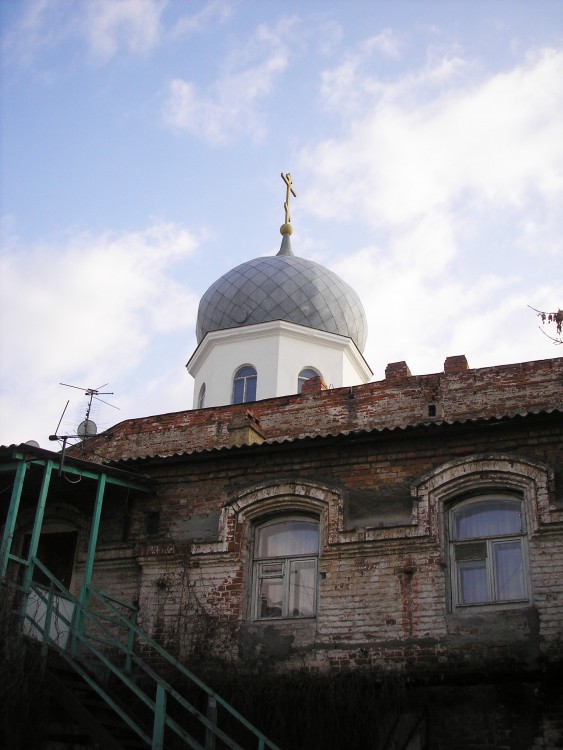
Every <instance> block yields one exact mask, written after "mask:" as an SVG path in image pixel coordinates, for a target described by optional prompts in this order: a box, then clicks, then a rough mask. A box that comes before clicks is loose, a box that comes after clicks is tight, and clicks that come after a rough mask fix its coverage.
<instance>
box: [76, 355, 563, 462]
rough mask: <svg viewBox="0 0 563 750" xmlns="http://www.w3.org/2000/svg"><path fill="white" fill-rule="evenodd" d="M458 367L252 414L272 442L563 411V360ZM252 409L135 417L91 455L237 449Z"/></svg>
mask: <svg viewBox="0 0 563 750" xmlns="http://www.w3.org/2000/svg"><path fill="white" fill-rule="evenodd" d="M453 359H459V358H453ZM400 364H401V363H400ZM454 369H455V371H451V372H447V373H434V374H430V375H418V376H401V377H400V378H391V379H389V380H383V381H378V382H373V383H368V384H366V385H360V386H354V387H353V388H337V389H330V390H319V391H317V392H313V393H311V392H310V393H308V394H306V395H305V396H303V395H299V394H295V395H291V396H283V397H279V398H274V399H266V400H264V401H257V402H255V403H253V404H252V411H253V414H254V415H255V418H256V419H257V420H259V423H260V429H261V432H262V433H263V435H264V437H265V440H266V441H281V440H288V439H295V438H299V437H303V436H306V435H323V434H324V435H330V434H337V433H339V432H349V431H355V430H371V429H384V428H393V427H404V426H407V425H416V424H423V423H425V422H427V421H432V420H433V419H434V420H436V419H446V420H448V421H456V420H464V419H486V418H491V417H496V416H503V415H512V414H515V413H518V412H520V411H522V410H523V409H526V410H528V411H530V410H542V409H552V408H554V407H559V408H563V396H562V395H561V394H562V392H563V358H556V359H550V360H540V361H536V362H524V363H519V364H513V365H501V366H497V367H486V368H481V369H474V370H464V369H463V368H460V367H457V366H456V367H455V368H454ZM247 408H248V405H247V404H236V405H229V406H220V407H213V408H210V409H199V410H197V409H196V410H190V411H182V412H174V413H170V414H161V415H157V416H152V417H145V418H141V419H132V420H127V421H125V422H121V423H119V424H117V425H115V426H114V427H112V428H110V429H109V430H106V431H105V432H104V433H101V434H100V435H98V436H97V437H95V438H91V439H89V440H88V442H87V444H86V445H85V454H86V456H88V457H92V458H93V459H94V460H99V459H104V460H120V459H124V458H125V459H127V458H136V457H144V456H151V455H170V454H173V453H189V452H193V451H201V450H212V449H214V448H221V447H225V446H228V445H230V444H231V437H230V433H229V429H228V427H229V425H230V424H232V422H233V419H235V418H236V417H237V416H238V415H241V414H242V415H244V414H246V411H247Z"/></svg>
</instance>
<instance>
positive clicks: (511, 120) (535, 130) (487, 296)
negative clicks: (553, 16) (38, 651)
mask: <svg viewBox="0 0 563 750" xmlns="http://www.w3.org/2000/svg"><path fill="white" fill-rule="evenodd" d="M364 48H365V43H364V45H363V46H362V47H361V48H360V50H359V52H362V51H363V50H364ZM359 52H358V53H352V54H348V55H347V56H346V57H345V59H344V60H343V62H342V64H341V65H339V66H336V67H335V68H333V69H331V70H330V71H326V72H325V74H324V76H323V79H322V85H321V95H322V99H323V102H324V104H325V105H326V106H327V107H329V108H333V109H334V111H335V112H341V113H342V115H343V123H342V128H343V135H342V137H340V138H338V137H332V138H331V139H325V140H324V141H322V142H320V143H317V144H312V145H308V146H307V147H306V148H304V149H303V151H302V154H301V160H300V161H301V164H300V168H301V172H302V177H301V180H302V181H303V182H304V183H305V185H307V184H312V187H311V189H310V190H309V191H302V193H301V196H300V197H301V199H302V205H303V206H304V207H306V208H308V210H309V211H311V212H312V213H313V214H315V215H317V216H318V217H321V218H330V219H331V220H332V221H335V220H339V219H340V220H343V221H345V222H350V221H354V222H355V224H356V225H358V224H364V225H365V226H367V227H368V228H369V230H370V232H374V231H375V232H377V235H376V236H377V237H378V247H374V246H371V247H368V248H365V249H364V250H363V251H362V252H360V253H357V254H355V255H352V256H348V257H347V258H346V261H345V262H342V263H341V264H339V265H337V266H334V265H333V266H332V267H333V268H334V269H335V270H336V271H337V273H339V274H340V275H342V276H343V277H344V278H346V280H347V281H348V282H349V283H350V284H351V285H352V286H353V287H354V288H355V289H356V290H357V291H358V293H359V295H360V297H361V299H362V300H364V304H365V306H366V311H367V314H368V320H369V321H370V334H369V338H368V349H367V351H366V355H367V359H368V361H370V363H371V364H372V366H373V367H374V369H376V378H379V377H383V370H384V367H385V364H386V363H387V362H389V361H393V360H403V359H406V360H407V361H408V363H409V365H410V366H411V370H412V372H413V373H421V372H432V371H439V370H440V369H441V367H442V363H443V358H444V357H445V356H448V355H454V354H461V353H465V354H466V355H467V357H468V359H469V362H470V366H475V367H481V366H486V365H490V364H494V363H502V362H514V361H519V360H522V359H536V358H546V357H552V356H557V355H558V354H559V353H560V352H558V351H557V349H556V348H555V349H554V347H553V346H552V345H551V344H550V343H549V341H548V340H547V339H546V338H545V337H544V336H542V335H541V333H540V332H539V331H538V329H537V325H536V321H535V319H534V314H533V313H532V312H531V311H530V310H529V309H528V307H527V305H528V304H534V303H535V306H542V305H544V306H545V305H551V307H554V309H556V308H557V306H558V305H560V304H561V302H560V300H561V294H562V291H563V290H562V288H561V282H560V279H561V277H562V275H563V266H562V264H561V234H562V232H563V225H562V218H563V217H562V214H561V205H562V202H563V138H561V132H563V50H555V49H544V50H539V51H535V52H533V53H530V54H529V55H527V56H526V57H524V58H523V59H522V60H521V61H520V63H519V64H517V65H515V66H514V67H513V68H512V69H509V70H506V71H504V72H502V73H491V74H489V75H486V74H485V73H484V72H483V70H482V69H480V66H479V64H476V63H475V62H474V61H469V60H465V59H463V56H461V55H460V53H459V50H457V51H456V52H455V54H453V55H449V56H448V55H445V56H444V55H439V54H436V53H435V51H432V52H429V54H428V57H427V61H426V63H425V64H424V65H423V66H422V67H421V68H419V69H414V70H410V71H409V72H407V73H403V74H402V75H400V76H397V77H395V78H393V79H391V80H382V79H381V78H378V77H377V76H375V75H373V74H372V72H371V70H370V66H369V64H368V62H369V57H366V56H365V55H363V54H360V53H359ZM295 171H297V170H295ZM303 173H305V177H303ZM382 247H385V250H382V249H381V248H382ZM538 300H539V302H538ZM437 349H439V350H441V351H442V352H443V356H440V360H439V361H436V351H437Z"/></svg>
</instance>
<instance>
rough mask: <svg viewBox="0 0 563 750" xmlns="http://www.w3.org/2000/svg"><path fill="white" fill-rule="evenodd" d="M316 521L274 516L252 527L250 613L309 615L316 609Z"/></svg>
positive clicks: (317, 531) (258, 616)
mask: <svg viewBox="0 0 563 750" xmlns="http://www.w3.org/2000/svg"><path fill="white" fill-rule="evenodd" d="M318 558H319V523H318V521H317V520H316V519H313V518H306V517H300V516H293V517H283V518H274V519H271V520H269V521H266V522H265V523H262V524H260V525H259V526H257V527H256V529H255V538H254V591H253V617H254V618H256V619H267V618H272V617H284V618H297V617H313V616H314V615H315V614H316V612H317V568H318Z"/></svg>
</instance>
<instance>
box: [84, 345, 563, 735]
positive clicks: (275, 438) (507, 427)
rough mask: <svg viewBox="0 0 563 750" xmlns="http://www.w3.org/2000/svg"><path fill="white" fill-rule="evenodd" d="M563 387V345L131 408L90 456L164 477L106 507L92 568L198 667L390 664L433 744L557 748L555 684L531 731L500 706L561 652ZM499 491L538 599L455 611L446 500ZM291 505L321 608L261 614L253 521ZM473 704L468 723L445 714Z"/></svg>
mask: <svg viewBox="0 0 563 750" xmlns="http://www.w3.org/2000/svg"><path fill="white" fill-rule="evenodd" d="M562 386H563V359H561V358H560V359H553V360H546V361H541V362H529V363H522V364H517V365H505V366H501V367H490V368H484V369H480V370H470V369H468V367H467V361H466V360H465V357H451V358H448V359H447V360H446V363H445V372H444V373H440V374H433V375H425V376H412V375H411V374H410V372H409V369H408V367H407V365H406V364H405V363H395V364H393V365H390V366H388V368H387V370H386V380H385V381H381V382H376V383H369V384H367V385H364V386H357V387H354V388H342V389H338V390H330V389H329V390H325V389H324V388H323V387H322V384H321V383H320V382H319V383H317V384H316V385H315V384H314V383H313V384H311V385H309V387H308V388H306V389H304V393H303V394H301V395H296V396H290V397H282V398H277V399H269V400H266V401H261V402H256V403H255V404H252V411H251V412H250V413H247V409H248V405H245V404H241V405H234V406H224V407H217V408H212V409H202V410H195V411H186V412H179V413H175V414H166V415H159V416H156V417H147V418H143V419H136V420H129V421H127V422H123V423H121V424H119V425H116V426H115V427H113V428H112V429H111V430H108V431H107V432H106V433H103V434H101V435H99V436H97V437H96V438H93V439H90V440H89V441H88V442H87V443H86V444H85V445H84V446H83V451H84V457H85V458H87V459H88V460H91V461H103V462H106V463H110V464H111V465H113V466H121V467H123V468H127V469H128V470H129V471H134V472H138V473H140V474H142V475H144V476H148V477H150V479H151V480H152V481H153V482H154V487H155V491H154V493H151V494H149V495H148V496H141V495H138V496H135V497H133V498H130V499H129V500H128V501H127V502H122V501H116V503H115V504H114V505H113V506H112V507H109V508H107V510H106V515H105V516H104V518H103V519H102V526H101V532H100V533H101V536H100V545H99V551H98V557H97V564H96V568H95V583H96V584H97V585H99V586H100V587H102V588H104V589H105V590H106V591H110V592H111V591H113V592H114V593H115V594H116V595H117V596H120V597H126V598H128V599H129V600H137V601H138V602H139V606H140V620H139V622H140V625H141V626H142V627H143V628H144V629H146V630H147V631H148V632H149V633H150V634H151V635H152V636H153V637H154V638H155V639H157V640H159V641H160V642H162V643H163V644H164V645H165V646H166V647H167V648H169V649H171V650H172V651H173V652H174V653H176V654H177V655H178V656H179V658H180V659H181V660H182V661H184V662H186V663H188V664H200V665H202V668H203V667H205V668H208V667H210V666H213V665H215V667H217V665H223V666H225V665H231V666H232V667H236V668H237V669H240V670H242V671H243V672H245V673H248V674H260V675H261V676H262V677H264V676H267V675H269V674H272V675H284V674H285V675H287V674H289V673H297V672H298V673H300V674H302V673H308V674H309V675H311V678H312V675H327V674H328V675H334V674H342V673H350V672H351V671H358V672H361V673H365V674H371V675H379V677H378V679H380V678H381V675H395V676H397V675H399V676H400V677H401V679H403V680H406V681H407V682H408V683H409V684H412V685H415V686H418V687H416V688H413V691H414V692H413V693H412V696H416V700H417V701H419V702H418V704H417V705H418V706H419V707H420V705H422V704H423V705H424V707H425V708H424V710H429V709H428V707H429V705H430V706H431V714H430V719H429V722H430V724H429V726H430V725H431V729H428V728H427V733H429V736H430V737H432V740H431V744H428V745H427V747H430V746H431V747H434V748H443V749H444V750H446V748H454V747H460V748H465V747H467V748H470V747H479V748H484V747H507V748H520V747H522V748H525V747H559V746H562V745H561V743H562V742H563V732H562V726H561V725H562V722H563V717H562V711H561V710H558V709H557V707H554V705H553V695H554V694H557V690H555V693H553V692H552V693H551V696H552V699H551V700H550V701H548V700H545V701H544V704H545V705H546V706H547V705H548V704H549V711H547V709H546V710H545V711H542V709H541V706H539V707H538V705H536V704H534V711H535V713H534V715H533V716H534V718H533V721H532V719H530V721H532V724H530V723H528V724H527V725H526V729H525V731H522V732H516V733H515V732H514V726H515V722H516V721H517V719H516V718H515V717H517V716H518V715H519V710H518V709H515V708H514V707H510V708H507V705H505V704H504V703H502V701H504V700H505V698H506V696H507V695H509V694H510V695H513V694H514V690H516V692H518V690H520V692H519V693H518V696H519V698H518V700H525V699H524V698H523V697H522V696H523V695H524V693H522V691H524V692H525V693H526V691H528V692H529V693H530V695H536V696H537V695H539V693H538V691H540V690H544V689H545V684H544V683H543V682H541V680H542V679H543V677H542V675H545V674H549V675H552V674H553V672H554V671H555V672H556V673H557V670H559V669H560V666H561V663H562V661H563V477H562V473H561V472H562V455H561V454H562V446H563V419H562V412H563V398H562V393H563V388H562ZM78 450H81V449H78V448H76V449H74V452H75V453H76V452H77V451H78ZM491 493H493V494H494V493H497V494H498V495H499V496H501V497H505V496H506V497H507V498H512V499H516V500H518V502H520V504H521V505H520V507H521V513H522V516H523V519H524V521H523V528H524V532H523V537H522V538H523V540H524V541H523V542H522V544H523V545H524V546H523V548H522V549H524V560H525V564H524V567H525V570H524V576H525V580H526V587H527V588H526V591H527V594H526V596H523V597H519V600H518V601H513V602H512V603H511V602H508V601H499V602H497V603H494V602H493V603H491V604H487V605H477V606H460V605H459V601H457V602H456V588H455V587H456V585H457V584H456V582H455V580H454V578H455V576H454V574H453V572H452V571H453V566H454V565H457V558H455V559H454V557H453V556H452V555H453V554H454V553H453V552H452V549H453V548H452V538H451V529H450V526H449V524H450V523H451V522H450V521H449V520H448V519H449V518H450V516H449V514H450V509H451V508H453V507H455V504H456V503H459V502H462V501H464V500H466V499H467V498H479V497H480V496H487V495H488V494H491ZM280 514H285V515H286V516H288V517H289V516H291V517H306V518H314V519H318V521H319V532H320V547H319V554H318V581H317V584H316V585H317V586H318V594H317V595H318V600H317V607H316V614H315V616H311V617H298V618H296V617H274V618H265V619H264V618H257V617H256V616H255V612H256V610H255V608H254V606H253V597H255V596H256V594H255V588H254V587H255V581H254V575H255V573H254V568H253V557H254V555H255V530H256V527H257V525H258V524H260V523H261V522H262V521H264V520H265V519H270V518H275V517H276V516H277V515H280ZM455 554H457V552H456V553H455ZM80 555H82V556H83V555H84V545H81V548H80V551H79V559H80ZM456 580H457V579H456ZM480 681H481V682H483V685H484V686H483V687H481V688H475V687H471V686H472V685H475V684H479V682H480ZM499 681H500V683H501V684H507V685H508V684H510V685H511V686H512V687H510V688H509V687H507V688H506V690H505V691H504V692H502V688H500V687H498V685H497V683H498V682H499ZM534 681H535V682H534ZM462 683H463V687H462V686H461V684H462ZM540 683H541V685H540ZM514 684H516V685H517V686H519V687H518V690H517V689H516V688H514ZM440 685H442V688H440V687H439V686H440ZM444 685H448V686H450V687H449V688H445V687H443V686H444ZM452 685H454V686H455V685H457V686H458V687H457V688H455V689H454V688H453V687H451V686H452ZM491 685H493V687H491ZM495 685H497V686H496V687H495ZM530 685H531V687H530ZM533 685H536V687H533ZM537 685H540V687H537ZM421 686H425V687H424V690H425V691H426V692H424V693H420V692H418V693H416V691H417V690H418V691H420V690H422V688H421ZM440 690H442V692H440ZM456 690H457V691H458V692H457V693H456V692H455V691H456ZM511 690H512V693H510V691H511ZM444 691H445V692H444ZM452 691H453V692H452ZM499 691H500V693H502V695H503V696H504V698H502V700H500V699H499V700H500V703H499V702H498V700H497V698H498V695H497V693H498V692H499ZM507 691H508V692H507ZM534 691H535V692H534ZM527 694H528V693H526V695H527ZM559 694H560V691H559ZM454 695H457V696H458V698H460V696H463V702H464V703H463V705H464V706H465V708H463V707H462V706H460V704H459V701H458V703H457V704H456V703H455V701H454V699H453V697H452V696H454ZM494 695H497V698H494ZM412 696H411V697H412ZM486 696H489V704H488V707H487V706H484V705H483V706H482V707H481V708H482V710H481V709H478V708H475V707H476V706H477V707H478V706H479V705H480V703H482V702H483V701H484V702H485V703H487V698H486ZM506 700H508V698H506ZM514 700H516V699H514ZM530 700H531V699H530ZM436 701H437V702H438V704H439V703H440V702H443V710H441V711H440V710H438V709H437V707H436ZM491 701H493V702H494V701H496V703H494V706H493V704H492V703H491ZM516 702H517V701H516ZM525 702H526V701H525ZM501 704H502V706H501ZM527 705H531V704H530V703H529V701H528V703H527ZM468 706H469V707H471V706H472V707H473V709H471V710H470V709H469V708H467V707H468ZM465 710H467V713H468V716H469V715H472V717H473V719H472V720H471V719H468V717H467V716H466V717H465V718H464V719H463V721H465V722H466V724H467V728H466V730H464V731H465V733H464V734H463V738H462V737H460V735H459V732H458V733H456V730H455V727H454V728H452V723H453V724H454V725H455V723H456V722H457V721H461V720H462V719H460V717H461V716H462V715H463V711H465ZM479 710H480V711H481V712H480V713H478V711H479ZM487 711H489V713H490V715H489V714H488V713H487ZM476 712H477V713H476ZM477 716H478V717H479V718H476V717H477ZM487 717H488V718H487ZM470 726H471V727H472V728H470ZM425 731H426V730H425ZM503 733H504V734H503ZM485 736H486V737H488V738H489V739H488V740H486V741H485V739H484V737H485ZM454 737H455V739H454ZM546 738H551V739H546ZM541 742H543V743H544V744H541ZM526 743H527V744H526ZM534 743H535V744H534ZM549 743H552V744H549ZM558 743H559V744H558ZM308 746H309V747H313V746H316V745H313V744H309V745H308ZM326 746H328V745H326ZM363 746H365V747H370V745H368V744H366V745H363ZM390 746H391V745H389V747H390ZM403 746H404V747H407V746H408V745H406V744H405V745H403ZM421 746H422V745H421ZM295 747H297V745H295ZM335 747H336V745H335ZM412 747H414V745H413V746H412Z"/></svg>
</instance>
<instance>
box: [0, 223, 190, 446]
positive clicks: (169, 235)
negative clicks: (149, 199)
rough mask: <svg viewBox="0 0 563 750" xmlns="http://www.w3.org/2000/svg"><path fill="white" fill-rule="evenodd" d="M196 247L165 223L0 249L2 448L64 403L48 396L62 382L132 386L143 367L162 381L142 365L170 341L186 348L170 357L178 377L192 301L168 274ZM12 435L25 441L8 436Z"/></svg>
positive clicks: (148, 363)
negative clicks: (40, 415)
mask: <svg viewBox="0 0 563 750" xmlns="http://www.w3.org/2000/svg"><path fill="white" fill-rule="evenodd" d="M196 246H197V240H196V238H195V237H194V236H193V235H192V234H191V233H190V232H188V231H187V230H185V229H182V228H181V227H178V226H176V225H166V224H163V225H155V226H152V227H149V228H148V229H146V230H144V231H140V232H131V233H126V234H120V235H117V234H105V235H101V236H91V235H80V236H75V237H72V238H70V239H69V240H68V241H67V242H66V245H65V246H64V247H63V248H62V249H61V248H60V247H58V246H55V245H50V246H47V245H37V246H34V247H31V248H22V247H21V246H19V245H18V244H17V242H15V241H12V242H11V243H10V244H9V245H8V246H7V247H6V249H5V250H4V252H3V255H2V259H1V266H2V267H1V278H2V295H1V297H2V299H1V320H2V331H1V342H2V353H1V354H2V356H1V358H0V359H1V362H0V372H1V380H2V384H3V389H5V391H3V393H2V397H1V413H2V429H3V432H4V434H3V435H2V441H5V440H7V441H9V442H11V441H13V440H16V439H27V438H26V437H25V431H26V430H31V429H32V427H33V424H35V423H36V422H40V420H39V419H38V418H37V416H38V413H40V412H43V414H44V413H45V410H46V409H48V410H49V413H52V411H53V399H54V398H57V401H56V403H57V404H58V403H60V402H61V395H60V393H59V394H58V396H56V395H55V390H56V386H57V384H58V383H59V382H60V381H63V382H70V383H71V384H72V383H75V382H78V384H79V385H85V386H87V387H96V386H97V385H98V384H99V383H102V382H105V381H108V380H109V381H111V382H112V383H114V384H115V383H116V382H117V381H119V380H120V379H122V378H125V377H127V378H131V379H132V380H134V376H135V372H136V370H137V368H140V367H141V365H142V370H143V372H144V375H145V377H146V378H147V379H148V378H149V377H150V376H149V375H148V373H149V372H150V371H151V370H154V368H155V367H156V368H157V371H159V372H160V365H159V363H158V361H152V362H151V361H146V358H147V357H148V353H149V352H150V351H154V350H157V349H158V347H159V346H165V344H166V339H167V337H169V336H173V335H174V334H175V332H178V333H179V334H180V335H181V338H182V339H185V341H186V344H185V347H186V348H185V349H184V348H183V347H182V351H181V352H180V353H177V356H178V358H179V364H178V368H177V369H178V372H179V373H181V372H182V364H181V363H182V360H183V359H185V358H186V352H187V351H188V349H187V346H188V342H189V340H191V338H192V337H193V330H192V329H193V325H194V321H195V316H196V312H197V304H198V297H197V296H196V295H194V294H193V293H191V292H190V291H188V290H186V289H185V288H184V287H183V286H182V285H181V284H179V283H178V282H177V281H176V280H175V278H174V275H173V271H174V270H175V268H176V266H177V264H178V263H180V262H181V261H182V260H183V259H185V258H186V257H189V256H190V255H191V254H192V253H193V252H194V251H195V249H196ZM160 377H162V373H160ZM144 387H145V386H144V383H141V384H140V385H139V386H138V388H139V390H140V391H142V389H143V388H144ZM186 388H187V385H186ZM6 393H10V400H9V401H8V400H7V397H6V395H5V394H6ZM139 402H140V403H143V398H142V397H141V398H139V401H138V403H139ZM22 404H24V405H25V407H24V408H22ZM184 405H185V404H184ZM31 407H33V408H31ZM51 419H53V417H51ZM43 422H48V420H46V419H44V420H43ZM54 426H55V425H53V429H54ZM8 430H9V434H7V432H8ZM18 431H20V432H21V433H22V434H19V435H14V434H13V433H14V432H18ZM28 437H29V435H28Z"/></svg>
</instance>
